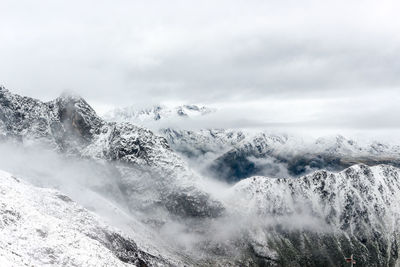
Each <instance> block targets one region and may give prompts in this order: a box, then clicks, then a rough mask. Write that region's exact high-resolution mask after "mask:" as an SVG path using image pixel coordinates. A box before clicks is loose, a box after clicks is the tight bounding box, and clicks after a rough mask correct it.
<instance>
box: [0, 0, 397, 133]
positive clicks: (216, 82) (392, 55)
mask: <svg viewBox="0 0 400 267" xmlns="http://www.w3.org/2000/svg"><path fill="white" fill-rule="evenodd" d="M0 10H1V16H0V58H1V61H2V64H0V82H1V83H3V84H4V85H5V86H6V87H8V88H9V89H12V90H14V91H16V92H18V93H21V94H24V95H29V96H33V97H37V98H42V99H51V98H54V97H56V96H58V95H59V94H60V92H61V91H63V90H65V89H70V90H74V91H77V92H78V93H80V94H81V95H82V96H84V97H85V98H87V99H88V101H89V102H92V103H95V104H96V106H98V107H103V108H104V107H109V106H110V105H111V106H121V105H136V106H138V107H140V106H147V105H150V104H158V103H162V102H174V101H175V102H184V103H205V104H209V105H220V106H230V107H235V106H238V109H242V110H244V111H240V112H239V110H237V111H236V112H235V109H234V108H233V109H231V112H230V114H231V115H230V116H232V120H244V119H246V120H248V121H253V120H255V118H256V119H257V121H259V122H258V123H266V124H268V123H271V121H272V122H274V123H276V122H278V123H308V124H310V125H328V126H329V125H333V126H337V127H349V126H351V127H360V128H366V127H367V128H393V127H398V126H399V125H400V120H399V119H398V116H396V114H399V113H400V106H399V105H397V103H398V101H399V100H400V75H399V73H400V35H399V34H398V32H400V20H399V19H398V10H400V4H399V2H398V1H342V0H339V1H312V0H306V1H301V2H299V1H289V0H285V1H261V0H253V1H239V0H237V1H224V0H222V1H176V0H172V1H152V0H150V1H123V0H116V1H93V0H90V1H75V0H72V1H61V0H58V1H50V0H39V1H28V0H21V1H11V0H3V1H1V2H0ZM255 102H257V103H258V104H257V105H254V103H255ZM260 103H261V104H260ZM271 114H273V117H274V118H272V119H271V118H270V117H271V116H272V115H271Z"/></svg>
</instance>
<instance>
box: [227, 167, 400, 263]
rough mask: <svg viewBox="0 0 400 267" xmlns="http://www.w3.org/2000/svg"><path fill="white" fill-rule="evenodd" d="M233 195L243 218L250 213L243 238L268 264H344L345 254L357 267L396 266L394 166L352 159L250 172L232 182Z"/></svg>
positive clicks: (399, 179)
mask: <svg viewBox="0 0 400 267" xmlns="http://www.w3.org/2000/svg"><path fill="white" fill-rule="evenodd" d="M238 198H239V199H242V201H241V202H238V201H237V199H238ZM231 199H232V201H233V202H234V203H235V205H236V209H237V210H240V211H241V214H242V216H244V217H245V218H253V219H252V220H249V221H247V222H248V224H247V226H246V228H247V229H249V232H248V238H249V242H250V244H251V248H252V251H253V252H254V254H255V255H256V256H257V257H258V258H259V259H260V261H261V262H263V263H265V264H266V265H269V264H271V265H280V266H345V264H346V263H345V262H344V260H343V259H344V257H348V256H350V255H351V254H354V257H355V259H356V261H357V265H360V266H397V265H398V264H399V249H400V247H399V242H400V232H399V230H400V228H399V222H400V221H399V220H400V206H399V205H400V172H399V169H397V168H394V167H391V166H385V165H379V166H375V167H368V166H366V165H356V166H353V167H351V168H348V169H346V170H344V171H342V172H340V173H330V172H327V171H317V172H315V173H314V174H311V175H307V176H304V177H301V178H296V179H270V178H265V177H253V178H249V179H245V180H243V181H241V182H239V183H238V184H236V185H235V186H234V187H233V188H232V192H231ZM255 214H257V215H256V216H255ZM257 218H258V219H257Z"/></svg>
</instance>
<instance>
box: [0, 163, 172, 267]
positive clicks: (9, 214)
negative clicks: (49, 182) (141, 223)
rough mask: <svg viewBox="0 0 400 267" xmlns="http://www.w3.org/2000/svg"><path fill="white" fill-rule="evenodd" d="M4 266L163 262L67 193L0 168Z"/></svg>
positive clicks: (0, 253) (0, 250) (0, 240)
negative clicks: (32, 184)
mask: <svg viewBox="0 0 400 267" xmlns="http://www.w3.org/2000/svg"><path fill="white" fill-rule="evenodd" d="M0 195H1V197H0V229H1V231H0V263H2V264H7V265H2V266H128V265H129V266H130V265H134V266H136V265H140V266H143V265H148V266H162V265H168V266H169V265H171V264H173V263H171V262H168V261H167V260H166V259H163V258H162V256H159V255H157V256H153V255H151V254H149V253H148V252H145V251H143V250H142V249H141V248H139V247H138V245H137V244H136V243H135V241H134V240H132V239H131V238H130V237H129V236H126V235H125V234H124V233H122V232H121V231H119V230H117V229H115V228H113V227H110V226H108V225H107V224H106V223H105V222H104V221H102V219H100V218H99V217H98V216H96V215H94V214H93V213H91V212H89V211H87V210H86V209H84V208H82V207H81V206H79V205H78V204H77V203H75V202H73V201H72V200H71V199H70V198H69V197H67V196H65V195H63V194H62V193H60V192H58V191H56V190H52V189H43V188H36V187H33V186H31V185H29V184H27V183H25V182H24V181H22V180H20V179H19V178H16V177H14V176H12V175H11V174H9V173H6V172H3V171H0Z"/></svg>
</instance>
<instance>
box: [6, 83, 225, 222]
mask: <svg viewBox="0 0 400 267" xmlns="http://www.w3.org/2000/svg"><path fill="white" fill-rule="evenodd" d="M0 133H1V135H2V136H3V139H9V140H14V141H19V142H22V143H24V144H26V145H29V144H30V143H36V144H37V143H40V144H43V145H46V146H48V147H50V148H51V149H53V150H56V151H60V152H63V153H66V154H68V155H72V156H80V157H84V158H91V159H94V160H103V161H107V162H110V163H113V164H114V166H115V168H116V170H117V174H116V177H118V186H119V187H120V188H123V193H124V197H125V198H127V200H128V202H129V203H130V206H131V207H132V208H133V209H143V210H146V211H147V210H149V209H159V208H163V209H164V208H165V209H167V210H169V211H171V212H173V213H176V214H177V215H187V214H190V215H191V216H200V217H201V216H205V215H208V214H216V213H218V212H220V211H221V207H220V205H219V203H218V202H217V201H214V200H212V199H211V198H210V196H209V195H208V194H206V193H204V192H203V191H201V190H200V189H198V188H197V187H196V185H195V184H196V180H197V179H200V178H199V177H198V176H197V175H196V174H195V173H194V172H192V171H191V170H190V169H189V168H188V166H187V165H186V163H185V162H184V161H183V160H182V159H181V158H180V157H179V156H177V155H176V154H175V153H174V152H173V151H172V150H171V149H170V147H169V145H168V143H167V141H166V140H165V138H163V137H160V136H157V135H155V134H153V133H152V132H151V131H150V130H148V129H145V128H141V127H138V126H135V125H133V124H130V123H115V122H106V121H104V120H103V119H101V118H100V117H99V116H97V114H96V113H95V111H94V110H93V109H92V108H91V107H90V106H89V105H88V104H87V102H86V101H85V100H84V99H82V98H81V97H78V96H74V95H70V94H65V95H62V96H61V97H59V98H57V99H55V100H53V101H50V102H47V103H44V102H41V101H39V100H36V99H32V98H29V97H21V96H19V95H16V94H12V93H11V92H9V91H8V90H7V89H5V88H0ZM185 196H190V197H185ZM191 201H194V202H196V203H197V202H198V201H200V202H202V203H203V205H202V206H201V207H200V206H197V205H193V204H194V203H192V204H190V203H189V202H191Z"/></svg>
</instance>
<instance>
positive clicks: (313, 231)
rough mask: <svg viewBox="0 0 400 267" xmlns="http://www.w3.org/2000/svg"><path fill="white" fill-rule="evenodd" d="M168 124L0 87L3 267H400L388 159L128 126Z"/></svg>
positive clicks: (395, 193) (246, 135) (379, 154)
mask: <svg viewBox="0 0 400 267" xmlns="http://www.w3.org/2000/svg"><path fill="white" fill-rule="evenodd" d="M188 107H190V108H188ZM161 110H163V109H161ZM173 110H174V111H173V112H172V113H171V112H169V111H163V112H161V111H160V110H154V109H152V110H151V111H150V112H148V113H146V112H145V113H141V112H133V113H131V114H135V115H133V116H128V115H127V116H125V115H121V114H119V113H114V114H118V115H115V116H117V117H118V118H116V117H112V116H111V117H108V118H107V119H104V118H102V117H100V116H98V115H97V114H96V112H95V111H94V110H93V108H91V106H90V105H89V104H88V103H87V102H86V101H85V100H84V99H82V98H81V97H79V96H76V95H71V94H64V95H62V96H60V97H59V98H57V99H55V100H53V101H49V102H42V101H40V100H37V99H33V98H29V97H22V96H19V95H17V94H13V93H12V92H10V91H9V90H7V89H5V88H4V87H1V88H0V135H1V147H0V148H1V149H0V151H2V152H3V153H1V155H0V156H1V159H0V169H3V170H4V171H1V172H0V195H1V196H2V197H1V198H0V228H1V231H0V235H1V238H0V263H1V264H3V265H11V266H24V265H34V266H37V265H39V266H43V265H56V266H76V265H78V266H79V265H80V266H82V265H84V266H346V262H345V260H344V258H345V257H349V256H350V255H351V254H353V255H354V258H355V259H356V261H357V265H360V266H398V265H399V264H400V261H399V246H398V242H399V241H400V235H399V230H400V228H399V226H398V225H399V219H400V209H399V205H398V203H400V169H398V168H397V167H396V166H397V164H398V158H399V157H398V155H399V154H398V153H399V151H400V149H399V147H398V146H395V145H388V144H385V143H382V142H378V141H374V142H372V143H368V144H362V145H361V144H358V143H357V142H356V141H354V140H351V139H348V138H345V137H342V136H337V137H335V138H334V139H325V138H319V139H317V140H312V141H311V142H305V141H304V140H302V139H297V137H292V136H289V135H285V134H282V135H277V134H269V133H265V132H262V133H250V132H247V131H245V130H232V129H202V130H190V129H188V130H182V129H173V128H163V129H159V130H157V132H153V130H150V129H146V128H144V127H143V126H141V124H140V123H135V120H136V119H137V118H140V119H142V118H143V117H146V118H147V119H151V120H153V121H158V120H162V119H163V118H164V117H168V116H169V115H164V114H174V115H173V116H181V115H180V113H179V111H177V110H179V108H178V109H173ZM181 110H182V112H183V113H185V114H186V115H187V116H186V115H183V116H184V117H185V118H188V119H190V118H191V113H190V112H188V111H189V110H190V111H193V113H195V114H200V116H205V115H204V114H207V112H208V111H204V112H203V110H202V108H193V106H184V108H182V109H181ZM204 110H207V108H204ZM175 111H176V113H175ZM137 114H145V115H143V116H142V115H137ZM155 114H159V115H160V116H157V115H156V116H153V115H155ZM175 114H177V115H175ZM171 116H172V115H171ZM194 116H198V115H194ZM126 118H129V119H128V120H127V119H126ZM132 118H133V119H132ZM115 121H117V122H115ZM142 121H143V120H142ZM310 144H311V145H310ZM196 163H198V164H197V165H196ZM252 164H253V165H252ZM368 165H371V166H368ZM252 166H253V167H252ZM10 173H11V174H10ZM274 173H275V174H276V175H275V174H274ZM260 175H263V176H260Z"/></svg>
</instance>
